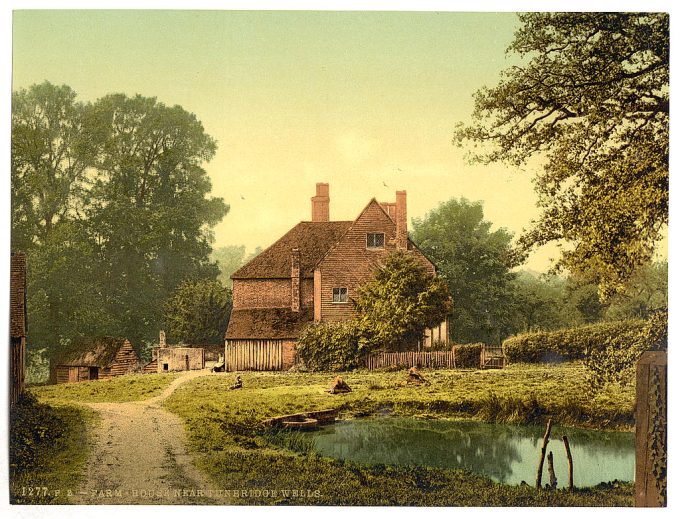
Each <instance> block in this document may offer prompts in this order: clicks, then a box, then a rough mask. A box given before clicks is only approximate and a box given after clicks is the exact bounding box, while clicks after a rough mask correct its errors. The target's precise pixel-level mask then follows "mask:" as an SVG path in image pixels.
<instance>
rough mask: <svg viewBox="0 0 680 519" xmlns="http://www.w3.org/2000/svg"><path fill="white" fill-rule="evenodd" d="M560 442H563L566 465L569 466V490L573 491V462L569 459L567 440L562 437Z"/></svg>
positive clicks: (569, 452)
mask: <svg viewBox="0 0 680 519" xmlns="http://www.w3.org/2000/svg"><path fill="white" fill-rule="evenodd" d="M562 441H563V442H564V450H565V451H567V463H568V464H569V490H574V461H573V460H572V459H571V449H570V448H569V439H568V438H567V437H566V436H562Z"/></svg>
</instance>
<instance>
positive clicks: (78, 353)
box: [56, 337, 127, 367]
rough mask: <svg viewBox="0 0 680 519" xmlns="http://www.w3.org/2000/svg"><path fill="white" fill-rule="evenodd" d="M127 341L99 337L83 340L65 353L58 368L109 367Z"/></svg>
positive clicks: (75, 342)
mask: <svg viewBox="0 0 680 519" xmlns="http://www.w3.org/2000/svg"><path fill="white" fill-rule="evenodd" d="M126 342H127V339H124V338H122V337H99V338H97V339H81V340H79V341H74V342H73V344H72V345H71V346H70V347H69V348H68V349H67V350H66V351H64V352H63V353H62V354H61V355H60V356H59V358H58V360H57V362H56V365H58V366H97V367H106V366H109V365H110V364H111V363H112V362H113V359H114V358H115V357H116V353H118V350H120V349H121V348H122V347H123V346H124V345H125V343H126Z"/></svg>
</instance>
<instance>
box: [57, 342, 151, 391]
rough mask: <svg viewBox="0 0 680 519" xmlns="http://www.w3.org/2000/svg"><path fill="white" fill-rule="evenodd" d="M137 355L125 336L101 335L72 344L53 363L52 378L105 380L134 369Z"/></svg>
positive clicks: (136, 363)
mask: <svg viewBox="0 0 680 519" xmlns="http://www.w3.org/2000/svg"><path fill="white" fill-rule="evenodd" d="M138 366H139V358H138V357H137V353H135V350H134V349H133V348H132V344H130V341H128V340H127V339H123V338H120V337H101V338H97V339H91V340H88V341H78V342H76V343H74V344H73V345H72V346H71V348H69V349H68V351H66V352H64V354H62V355H61V357H60V358H59V359H58V360H57V361H56V362H55V364H54V367H53V373H52V379H53V381H56V383H57V384H65V383H68V382H83V381H86V380H107V379H110V378H112V377H117V376H120V375H125V374H127V373H131V372H132V371H135V370H136V369H137V368H138Z"/></svg>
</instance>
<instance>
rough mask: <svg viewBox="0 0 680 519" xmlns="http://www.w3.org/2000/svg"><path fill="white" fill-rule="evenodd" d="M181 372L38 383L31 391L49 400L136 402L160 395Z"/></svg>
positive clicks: (60, 401) (60, 402)
mask: <svg viewBox="0 0 680 519" xmlns="http://www.w3.org/2000/svg"><path fill="white" fill-rule="evenodd" d="M179 375H180V373H158V374H155V373H152V374H147V375H139V374H136V375H124V376H122V377H115V378H112V379H111V380H93V381H90V382H77V383H73V384H58V385H49V386H35V387H32V388H31V391H32V392H33V394H35V396H36V397H37V398H38V399H39V400H40V401H41V402H45V403H48V404H65V403H90V402H133V401H135V400H145V399H147V398H152V397H155V396H158V395H160V394H161V392H162V391H163V390H164V389H165V388H166V387H168V386H169V385H170V383H171V382H172V381H173V380H175V379H176V378H177V377H178V376H179Z"/></svg>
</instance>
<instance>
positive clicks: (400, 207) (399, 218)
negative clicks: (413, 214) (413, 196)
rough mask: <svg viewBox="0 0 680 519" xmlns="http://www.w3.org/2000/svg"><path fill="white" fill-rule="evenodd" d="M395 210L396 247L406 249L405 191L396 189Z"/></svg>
mask: <svg viewBox="0 0 680 519" xmlns="http://www.w3.org/2000/svg"><path fill="white" fill-rule="evenodd" d="M396 206H397V207H396V210H395V213H396V214H395V216H396V218H395V221H396V224H397V239H396V244H397V249H401V250H406V249H407V248H408V229H407V221H406V191H397V203H396Z"/></svg>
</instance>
